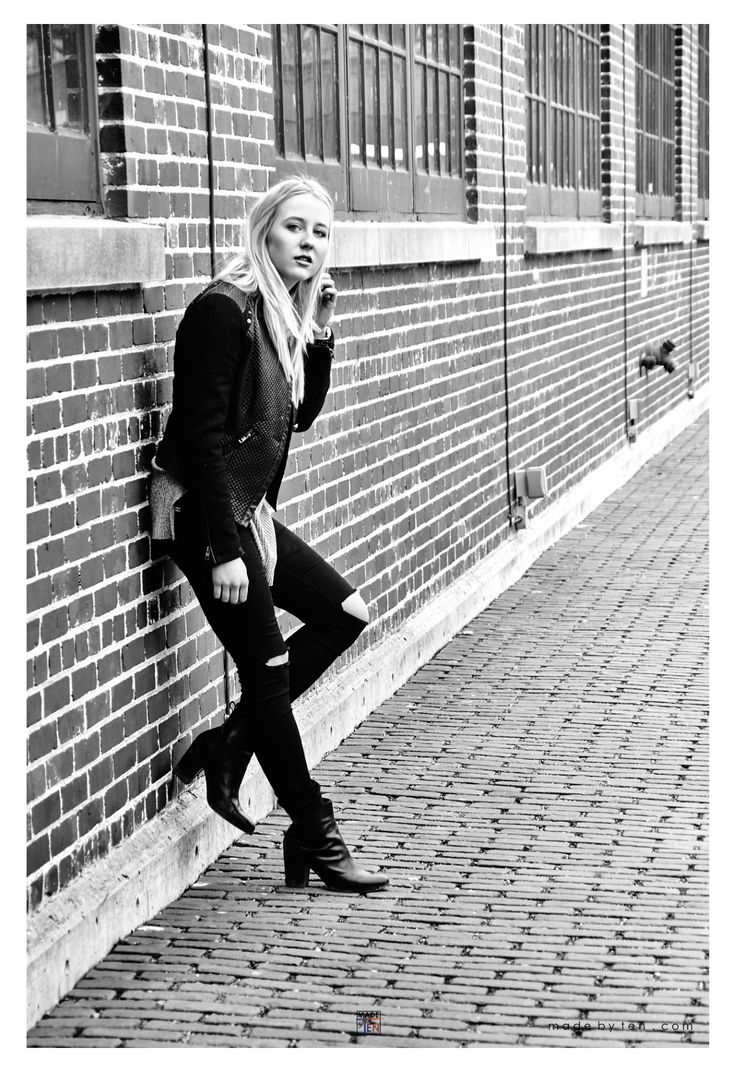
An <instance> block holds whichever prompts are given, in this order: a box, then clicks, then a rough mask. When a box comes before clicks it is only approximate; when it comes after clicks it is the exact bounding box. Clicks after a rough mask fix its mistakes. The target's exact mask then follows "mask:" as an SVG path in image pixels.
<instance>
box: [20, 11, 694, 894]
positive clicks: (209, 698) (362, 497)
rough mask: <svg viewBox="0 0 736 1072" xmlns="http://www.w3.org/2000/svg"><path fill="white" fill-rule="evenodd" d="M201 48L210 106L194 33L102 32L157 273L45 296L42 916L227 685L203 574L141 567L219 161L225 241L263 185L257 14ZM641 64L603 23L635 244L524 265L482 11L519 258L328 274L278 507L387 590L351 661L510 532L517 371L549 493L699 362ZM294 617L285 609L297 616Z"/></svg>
mask: <svg viewBox="0 0 736 1072" xmlns="http://www.w3.org/2000/svg"><path fill="white" fill-rule="evenodd" d="M207 37H208V44H209V68H210V76H211V77H210V90H211V100H210V104H211V109H210V114H211V123H210V124H208V109H207V106H206V105H207V100H206V86H205V75H204V70H205V66H204V64H205V59H204V50H203V32H202V27H201V26H198V25H192V26H186V25H183V26H171V25H167V26H165V27H125V26H105V27H99V28H98V30H97V64H98V74H99V81H100V96H99V101H100V124H101V147H102V152H103V160H102V163H103V176H104V207H105V212H106V214H107V215H108V216H111V217H118V218H123V219H125V218H130V219H143V220H147V221H152V222H158V223H161V224H162V225H163V226H164V227H165V232H166V251H167V252H166V282H165V283H163V284H156V285H152V286H143V287H140V288H132V289H128V290H120V289H116V290H110V291H107V290H97V291H94V290H90V291H86V292H79V291H75V292H68V293H56V294H53V295H49V294H44V295H36V294H33V295H29V302H28V325H29V327H28V402H29V438H28V457H29V512H28V527H29V548H30V551H29V574H30V579H29V589H28V592H29V595H28V609H29V623H28V631H29V632H28V645H29V682H28V690H29V691H28V724H29V734H28V761H29V767H28V795H29V812H28V843H29V852H28V874H29V903H30V905H31V907H36V906H38V904H39V903H40V902H41V901H42V899H43V898H45V897H48V896H51V895H52V894H53V893H54V892H55V891H56V890H57V889H59V888H60V887H61V886H64V885H66V884H68V883H69V882H70V881H71V880H72V879H73V878H74V877H75V876H77V875H79V874H80V873H81V871H82V870H83V869H84V868H85V867H86V866H87V865H88V864H90V863H91V862H92V861H94V860H95V859H96V858H99V857H100V856H103V855H105V854H106V853H107V852H108V851H109V850H110V849H111V848H113V847H114V846H115V845H117V844H119V843H120V842H121V840H122V839H124V838H127V837H129V836H130V834H131V833H132V832H133V831H134V830H135V829H136V828H138V827H139V826H140V825H141V824H143V823H145V822H146V821H148V820H150V819H151V818H152V817H153V816H154V815H156V813H158V812H159V811H161V809H162V808H164V807H165V806H166V804H167V802H168V801H169V800H170V798H171V794H172V792H175V791H176V789H175V787H174V786H173V785H172V780H171V766H172V761H173V759H175V758H176V757H177V756H178V755H179V754H180V753H181V751H183V749H184V748H186V747H187V745H188V743H189V742H190V740H191V737H192V734H193V732H198V731H199V729H201V728H204V727H206V726H208V725H211V724H215V723H216V721H217V720H219V718H220V717H221V713H222V707H223V703H224V700H225V697H226V694H228V693H229V694H232V693H233V692H235V691H236V690H237V683H236V681H235V679H234V676H233V674H232V672H231V671H230V670H229V669H227V668H226V664H225V661H224V658H223V653H222V651H221V649H220V648H219V645H218V644H217V643H216V642H215V640H214V638H213V636H212V634H211V632H210V631H209V629H208V628H207V627H206V626H205V623H204V620H203V617H202V615H201V613H200V611H199V609H198V606H197V604H196V602H194V601H193V599H192V596H191V592H190V590H189V587H188V585H187V584H186V582H184V581H182V578H181V576H180V574H179V573H178V571H177V570H176V568H175V567H174V566H173V565H172V564H171V563H169V562H167V561H160V560H159V561H155V562H152V561H151V560H150V551H149V541H148V510H147V505H146V475H147V471H148V466H149V463H150V458H151V456H152V453H153V450H154V445H155V443H156V441H157V439H158V437H159V435H160V432H161V429H162V427H163V422H164V420H165V418H166V415H167V412H168V406H169V403H170V400H171V372H172V358H173V340H174V335H175V331H176V327H177V324H178V322H179V319H180V317H181V314H182V311H183V309H184V307H185V305H186V304H187V303H188V302H189V301H190V300H191V298H192V297H193V296H194V295H195V294H196V293H198V292H199V291H200V290H201V288H202V286H203V285H204V284H205V283H206V281H207V279H208V278H209V273H210V268H211V235H210V225H209V211H210V195H209V184H210V174H211V173H213V174H214V181H215V187H216V191H217V192H216V193H215V195H214V211H215V217H216V228H215V246H216V249H217V250H218V251H220V252H222V251H226V250H228V249H231V248H234V247H236V246H237V244H238V242H239V235H240V227H241V224H242V215H243V198H244V195H245V194H247V193H249V192H253V193H257V192H259V191H262V190H264V189H267V187H268V184H269V181H270V180H271V176H272V171H273V162H274V157H273V119H272V112H273V103H272V90H271V76H272V71H271V60H270V55H271V52H270V47H271V42H270V36H269V33H268V31H267V28H265V27H262V26H253V27H232V26H215V25H210V26H208V27H207ZM696 43H697V30H696V28H693V27H684V28H683V31H682V32H681V34H680V36H679V38H678V109H679V112H680V115H681V116H682V117H683V118H682V122H683V124H684V133H683V136H682V144H681V150H680V155H681V157H683V156H684V157H685V158H687V159H683V161H682V165H681V168H680V171H679V172H678V211H679V213H680V215H681V218H683V219H689V218H690V215H689V213H690V211H691V207H692V200H691V195H690V190H691V187H692V189H696V183H695V182H694V181H693V177H692V175H691V173H690V170H689V169H690V164H689V162H688V160H689V157H690V156H694V153H695V142H694V140H693V135H692V131H691V129H690V125H689V124H690V123H691V120H692V117H693V115H694V114H696V113H695V112H694V111H693V109H694V104H693V94H694V92H695V89H696V86H697V59H696V47H695V46H696ZM501 44H503V58H504V63H503V102H502V98H501V81H502V79H501V73H502V71H501V62H500V57H501ZM633 70H634V64H633V28H632V27H627V28H626V29H625V31H624V29H623V28H622V27H616V26H614V27H612V28H611V29H610V33H608V34H607V36H606V39H605V41H604V81H603V101H604V122H603V136H604V149H605V153H604V213H605V216H606V218H607V219H609V220H610V221H611V222H623V221H624V220H625V224H626V245H625V250H624V251H620V250H619V251H613V252H579V253H568V254H559V255H554V256H544V257H529V256H527V255H525V252H524V224H525V182H526V180H525V166H526V165H525V132H524V131H525V126H524V123H525V120H524V35H523V27H521V26H504V27H500V26H497V25H495V26H473V27H467V28H466V31H465V74H466V82H467V94H466V105H465V112H466V120H467V129H466V152H467V165H468V203H469V218H470V219H471V220H478V221H481V222H492V223H494V224H495V225H496V227H497V229H498V250H499V253H502V252H503V251H504V250H505V259H504V257H503V256H498V257H497V258H496V260H494V261H491V262H474V263H469V262H465V263H448V264H430V265H420V266H416V265H415V266H412V267H402V268H392V269H386V268H381V269H377V268H364V269H355V270H350V271H347V270H345V271H340V272H336V279H337V283H338V286H339V289H340V293H341V297H340V305H339V317H338V322H337V329H336V334H337V336H338V339H339V343H338V349H337V356H336V363H335V366H334V371H333V381H332V390H331V393H330V395H329V397H328V401H327V404H326V407H325V410H324V412H323V415H322V416H321V417H320V419H319V420H318V422H317V424H316V425H315V426H314V427H313V428H312V429H311V430H310V431H309V432H308V433H307V434H306V435H304V436H297V437H295V440H294V443H293V448H292V456H291V460H290V463H289V467H288V469H287V476H286V478H285V480H284V483H283V487H282V495H281V510H282V512H281V516H282V518H283V519H284V521H285V523H286V524H288V525H290V526H293V527H294V528H296V529H297V530H298V531H299V532H300V534H302V535H303V536H304V537H305V538H306V539H307V540H309V541H310V542H311V543H312V544H313V545H314V546H315V547H316V548H317V549H318V550H319V551H320V552H321V553H322V554H323V555H325V556H326V557H327V558H328V559H329V560H330V561H332V562H333V564H334V565H335V566H336V567H337V568H338V569H339V570H341V571H342V572H343V573H344V574H345V575H346V576H347V577H348V579H349V580H350V581H351V582H352V583H353V584H354V585H356V587H358V588H359V589H360V590H361V593H362V594H363V597H364V598H365V600H366V602H367V603H368V604H369V606H370V609H371V612H372V623H371V625H370V626H369V628H368V629H367V630H366V631H365V633H364V634H363V635H362V636H361V638H360V641H359V642H358V644H357V645H356V646H355V647H354V648H353V649H351V652H350V653H349V654H348V655H347V656H346V658H353V657H354V656H355V655H356V654H358V653H359V652H360V651H362V650H364V648H365V647H366V646H370V645H371V644H373V643H375V641H376V640H377V638H379V637H380V636H382V635H384V634H386V633H388V632H391V631H393V630H395V629H396V628H397V627H398V626H399V625H400V623H401V622H402V621H404V620H406V618H407V617H408V616H409V615H411V614H413V613H414V612H416V611H417V610H418V609H419V608H420V607H421V606H423V605H424V604H426V603H427V602H428V601H429V600H430V599H431V598H432V596H433V595H435V594H436V593H437V592H438V591H440V590H441V589H442V588H444V587H445V586H446V585H447V584H448V583H450V582H451V581H452V580H454V579H455V578H457V577H459V576H460V575H461V574H462V573H463V571H464V570H466V569H467V568H469V567H470V566H472V565H473V564H474V563H476V562H478V561H479V560H480V559H481V558H483V557H484V556H485V555H487V554H488V553H489V552H491V551H492V550H493V549H494V548H495V547H497V546H498V545H499V544H500V543H501V542H503V541H505V540H506V539H508V538H511V537H510V533H509V526H508V519H507V506H508V502H507V469H506V456H505V451H506V429H507V426H506V417H507V408H506V396H505V385H506V379H507V380H508V418H509V424H508V449H509V460H510V466H511V469H514V468H516V467H518V466H521V465H533V464H542V465H545V466H546V468H547V475H548V480H549V484H550V496H551V498H556V497H558V496H559V495H560V494H561V493H562V492H564V491H565V490H567V489H568V488H569V487H571V486H572V485H573V484H574V483H575V482H576V481H579V480H580V478H581V477H582V476H583V475H584V474H585V473H586V472H588V471H590V470H591V469H592V468H594V467H595V466H597V465H599V464H600V463H601V462H602V461H604V460H605V459H606V458H608V457H610V456H611V455H612V454H613V453H614V452H616V451H617V450H621V449H624V448H625V446H626V430H625V409H624V403H625V398H626V397H629V398H639V399H640V400H641V402H642V410H643V417H642V423H643V424H644V425H646V424H647V422H651V421H654V420H657V419H658V418H659V417H661V416H662V415H663V414H664V413H666V412H667V411H668V410H669V409H671V408H672V407H673V406H675V405H677V404H679V403H680V402H681V401H682V400H683V399H684V398H685V395H686V390H687V371H686V366H687V358H688V356H689V354H690V352H691V347H692V354H693V355H694V356H695V357H696V358H697V361H698V365H699V376H700V381H699V382H702V381H703V380H704V379H705V378H707V367H708V364H707V363H708V334H707V333H708V326H707V292H708V278H707V272H708V247H707V244H705V243H700V244H696V245H694V246H693V247H692V248H691V247H690V246H689V245H681V246H657V247H651V248H650V249H648V250H647V251H646V259H647V277H646V282H647V293H646V295H645V296H642V286H641V283H642V256H643V253H642V251H641V250H638V249H635V248H634V246H633V222H634V192H633V181H634V156H633V153H634V136H633V127H632V125H631V123H632V117H633V115H634V87H633ZM624 75H625V77H624ZM502 103H503V108H502ZM624 112H625V114H626V120H627V122H626V125H624ZM210 145H211V156H210ZM502 145H505V156H504V157H502ZM624 146H625V147H626V155H627V161H628V163H627V169H626V174H624V162H623V158H624V153H623V149H624ZM504 175H505V183H506V186H505V194H506V197H505V202H506V212H505V214H504V197H503V191H504V187H503V181H504ZM625 179H626V180H627V183H628V185H627V184H626V183H625ZM504 227H505V231H504ZM504 236H505V242H504V241H503V239H504ZM504 267H505V276H504ZM624 271H625V273H626V276H625V278H626V295H627V300H626V307H625V306H624V289H625V288H624ZM504 297H505V301H504ZM691 310H692V315H691ZM504 312H505V318H504ZM664 335H668V336H670V337H671V338H673V339H674V340H675V341H676V342H677V349H676V351H675V357H676V358H677V362H678V369H677V371H676V372H675V373H673V374H672V375H671V376H667V374H666V373H665V372H664V370H663V369H661V368H660V369H657V370H655V371H654V372H652V373H650V374H649V377H648V378H644V377H639V374H638V360H639V353H640V350H641V346H642V345H643V344H644V342H646V341H648V340H650V339H652V338H658V337H662V336H664ZM504 336H505V339H506V345H505V347H504ZM537 509H539V507H537ZM293 624H294V623H293V622H292V621H291V620H290V619H289V618H288V617H287V616H283V618H282V627H283V629H284V630H285V631H286V630H288V629H289V628H291V626H292V625H293ZM338 671H339V665H338V667H336V668H335V669H334V670H333V671H332V672H338Z"/></svg>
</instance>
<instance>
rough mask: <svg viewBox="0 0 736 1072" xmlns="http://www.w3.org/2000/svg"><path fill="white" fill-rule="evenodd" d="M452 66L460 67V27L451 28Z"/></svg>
mask: <svg viewBox="0 0 736 1072" xmlns="http://www.w3.org/2000/svg"><path fill="white" fill-rule="evenodd" d="M449 30H450V66H451V67H458V66H459V65H460V30H461V27H460V26H450V28H449Z"/></svg>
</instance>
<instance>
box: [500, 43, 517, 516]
mask: <svg viewBox="0 0 736 1072" xmlns="http://www.w3.org/2000/svg"><path fill="white" fill-rule="evenodd" d="M503 34H504V27H503V24H501V25H500V50H499V56H500V59H499V66H500V73H501V184H502V187H503V387H504V402H505V409H506V412H505V424H506V427H505V433H504V441H505V447H506V499H507V503H508V519H509V525H510V526H511V528H512V529H513V528H514V508H513V500H512V497H511V461H510V457H509V435H510V406H509V348H508V245H507V233H506V232H507V225H508V220H507V205H506V103H505V100H504V77H503V64H504V53H503Z"/></svg>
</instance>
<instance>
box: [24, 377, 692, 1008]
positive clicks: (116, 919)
mask: <svg viewBox="0 0 736 1072" xmlns="http://www.w3.org/2000/svg"><path fill="white" fill-rule="evenodd" d="M707 409H708V391H707V388H705V389H703V390H701V391H699V392H698V394H697V396H696V398H695V400H694V401H689V402H686V403H682V404H681V405H680V406H678V407H677V408H676V409H674V410H672V411H671V412H670V413H668V414H667V415H666V416H665V417H663V418H662V419H661V420H660V421H658V422H657V424H656V425H654V426H653V427H651V428H648V429H646V430H644V431H643V432H641V433H640V435H639V437H638V439H637V440H636V441H635V442H634V443H633V444H629V445H624V446H623V447H622V448H621V449H619V450H618V451H617V452H616V454H615V455H614V456H613V457H612V458H610V459H608V461H606V462H604V463H603V464H602V465H600V466H599V467H597V468H596V469H595V470H593V472H591V473H589V474H588V475H587V476H585V477H584V478H583V479H582V480H581V481H580V482H579V483H578V484H577V485H575V486H574V487H573V488H571V489H570V490H569V491H567V492H565V494H564V495H562V496H561V497H560V498H559V499H558V500H556V501H555V502H553V503H551V504H550V505H549V506H548V507H547V508H546V509H545V510H544V511H543V512H541V513H539V514H537V515H535V516H534V517H533V519H532V520H531V522H530V525H529V528H527V529H525V530H521V531H519V532H517V533H516V534H514V535H513V536H511V537H510V538H509V539H507V540H506V541H505V542H504V543H503V544H501V546H500V547H498V548H497V549H496V550H495V551H493V552H492V553H491V554H489V555H488V556H487V557H486V558H485V559H483V561H481V562H480V563H479V564H478V565H477V566H475V567H473V568H472V569H469V570H468V571H467V573H466V574H464V575H463V576H462V577H461V578H460V579H459V580H457V581H454V582H453V583H452V584H451V585H449V586H448V587H447V588H445V589H444V590H443V591H442V592H441V593H440V594H439V595H438V596H437V597H435V598H434V599H432V600H431V602H430V603H429V604H428V605H427V606H426V607H424V608H423V609H422V610H420V611H419V612H418V613H416V614H414V615H412V617H411V618H410V619H409V620H408V621H407V622H406V623H405V625H404V627H403V628H401V629H399V630H398V631H396V632H393V633H391V634H390V635H388V636H386V637H384V638H383V639H382V640H380V641H379V642H378V643H377V644H376V645H374V646H373V647H371V648H370V649H368V650H367V651H365V652H363V653H362V654H361V656H360V657H359V658H358V659H357V660H355V662H353V663H351V664H350V665H349V666H348V667H347V668H346V669H345V670H344V671H343V672H342V673H341V674H339V675H338V676H337V677H336V678H335V679H333V680H329V681H327V682H326V683H325V684H324V685H322V686H321V687H319V686H318V687H317V688H315V689H313V690H311V691H310V693H309V694H308V696H307V698H305V700H304V701H300V702H298V703H297V704H296V705H295V713H296V716H297V719H298V722H299V724H300V728H301V731H302V735H303V739H304V748H305V752H306V755H307V760H308V762H309V764H310V766H314V765H315V764H317V763H318V762H319V760H320V759H321V758H322V757H323V756H325V755H326V754H328V753H329V752H332V751H333V750H334V749H335V748H336V747H337V746H338V745H339V743H340V742H341V741H342V740H344V739H345V738H346V737H347V736H348V735H349V734H350V733H351V731H352V730H353V729H354V728H355V727H356V726H358V725H359V724H360V723H361V722H362V721H363V720H364V719H365V718H367V717H368V715H369V714H370V713H371V711H373V710H374V709H375V708H376V707H378V706H379V705H380V704H381V703H382V702H383V701H384V700H386V699H387V698H388V697H390V696H392V695H393V693H394V692H396V690H397V689H398V688H399V687H400V686H401V685H403V684H404V683H405V682H406V681H407V680H408V679H409V678H410V677H411V676H412V674H413V673H414V672H415V671H416V670H417V669H418V668H419V667H421V666H423V665H424V664H425V663H426V662H427V661H428V660H429V659H431V658H432V656H433V655H434V654H435V653H436V652H437V651H438V650H439V649H440V648H441V647H443V646H444V645H445V644H446V643H447V642H448V641H449V640H450V639H451V638H452V637H453V636H455V634H456V633H457V632H458V631H459V630H460V629H462V628H463V626H465V625H466V624H467V623H468V622H469V621H470V620H471V619H472V618H474V617H475V616H476V615H477V614H479V613H480V612H481V611H482V610H483V609H484V608H485V607H487V606H488V604H489V603H490V602H491V601H492V600H493V599H495V598H496V597H497V596H498V595H499V594H500V593H501V592H503V591H505V590H506V589H507V588H509V587H510V586H511V585H512V584H514V583H515V582H516V581H517V580H519V578H520V577H521V576H522V575H523V574H524V573H525V572H526V570H527V569H528V568H529V567H530V566H531V565H532V563H533V562H534V561H536V559H537V558H539V556H540V555H541V554H542V553H543V552H544V551H545V550H547V549H548V548H549V547H551V546H552V545H553V544H555V543H556V542H557V541H558V540H559V539H560V538H561V537H562V536H564V535H565V534H566V533H567V532H569V531H570V530H571V529H572V528H574V527H575V525H577V524H578V523H579V522H580V521H581V520H582V519H583V518H584V517H585V516H586V515H587V514H589V513H590V512H591V511H592V510H594V509H595V508H596V507H597V506H599V505H600V503H602V502H603V501H604V500H605V499H606V498H607V497H608V496H609V495H611V494H612V493H613V492H615V491H616V490H617V489H618V488H620V487H622V486H623V485H624V484H625V483H626V482H627V481H628V480H629V479H630V478H631V477H632V476H633V475H634V474H635V473H636V472H637V471H638V470H639V469H640V468H641V467H642V466H643V465H644V464H645V463H646V462H648V461H649V460H650V459H651V458H652V457H654V456H655V455H656V454H657V453H659V452H660V451H661V450H662V449H663V448H664V447H665V446H667V444H668V443H670V442H671V440H673V439H674V438H675V437H676V436H677V435H679V433H680V432H682V431H684V430H685V429H686V428H687V427H688V426H689V425H690V424H692V423H693V422H694V421H695V420H697V419H698V418H699V417H700V416H702V415H703V413H705V412H706V411H707ZM243 794H244V795H246V796H247V798H248V810H249V812H250V813H251V814H252V815H253V817H254V818H255V819H256V820H258V819H262V818H264V817H265V816H266V815H268V814H269V812H270V811H272V810H273V808H274V806H275V799H274V795H273V792H272V790H271V787H270V786H269V785H268V783H267V782H266V780H265V778H264V777H263V774H262V772H261V770H260V767H259V766H258V764H257V763H256V762H255V761H254V762H253V763H251V766H250V768H249V770H248V774H247V776H246V779H245V782H244V785H243ZM241 795H242V794H241ZM240 836H241V835H240V834H239V833H238V834H234V830H233V827H231V826H230V825H229V824H228V823H225V822H223V820H221V819H219V818H218V817H217V816H216V815H214V814H213V813H212V812H211V811H210V810H209V808H208V806H207V804H206V801H205V799H204V787H203V785H202V784H199V785H198V786H197V788H195V789H193V790H187V791H186V792H184V793H183V794H182V795H181V796H180V797H178V798H177V799H176V800H175V801H173V802H172V804H171V805H169V807H167V808H166V809H165V811H164V812H162V813H161V814H160V815H158V816H156V817H155V818H154V819H152V820H151V821H150V822H149V823H148V824H147V825H146V826H145V827H143V828H142V829H141V830H139V831H137V832H136V833H135V834H134V835H133V836H132V837H131V838H129V839H128V841H126V842H125V843H124V844H123V845H121V846H120V847H119V848H117V849H114V850H113V851H112V852H111V853H110V854H109V855H108V856H107V857H105V858H104V859H103V860H101V861H99V862H98V863H97V864H95V865H94V866H93V867H91V868H90V870H89V871H88V872H87V873H85V874H83V875H82V876H80V878H79V879H77V880H76V881H75V882H73V883H72V884H71V885H70V886H68V887H67V888H66V889H64V890H62V891H61V892H60V893H58V894H57V895H56V896H54V897H53V898H51V899H50V900H49V901H48V902H47V903H46V904H43V905H42V906H41V908H40V909H39V910H38V911H37V912H35V913H33V914H32V915H31V916H30V917H29V921H28V977H27V1023H28V1026H29V1027H32V1026H33V1025H34V1024H35V1023H36V1022H37V1021H38V1020H39V1019H40V1018H41V1016H43V1015H44V1013H46V1012H47V1011H48V1010H49V1009H51V1008H52V1007H53V1006H54V1005H56V1004H57V1003H58V1002H59V1001H60V1000H61V998H62V997H63V996H64V995H65V994H66V993H68V991H69V990H71V989H72V987H73V986H74V985H75V984H76V982H77V981H78V980H79V979H80V978H81V976H82V975H84V974H85V972H87V971H88V970H89V969H90V968H91V967H93V966H94V965H95V964H96V963H97V962H98V961H99V960H101V959H102V958H103V957H104V956H105V955H106V954H107V953H108V952H109V951H110V949H111V948H112V946H113V945H114V944H115V942H116V941H118V940H119V939H120V938H122V937H123V936H125V935H127V934H129V933H130V932H131V931H132V930H134V929H135V928H136V927H137V926H139V925H140V924H142V923H144V922H145V921H146V920H148V919H150V918H151V917H152V916H154V915H155V914H156V913H157V912H159V911H160V910H161V909H162V908H163V907H165V906H166V905H168V904H170V903H171V901H173V900H175V899H176V898H177V897H178V896H179V895H180V894H181V893H182V892H183V891H184V890H185V889H186V888H187V887H188V886H190V885H191V884H192V883H193V882H195V881H196V880H197V878H198V877H199V876H200V875H201V873H202V871H203V870H205V868H207V867H208V866H209V865H210V864H211V863H212V862H213V861H214V860H215V859H216V858H217V857H218V856H219V855H220V854H221V853H222V852H223V851H224V850H225V849H227V848H228V846H229V845H231V844H232V843H233V841H235V840H236V838H237V837H240Z"/></svg>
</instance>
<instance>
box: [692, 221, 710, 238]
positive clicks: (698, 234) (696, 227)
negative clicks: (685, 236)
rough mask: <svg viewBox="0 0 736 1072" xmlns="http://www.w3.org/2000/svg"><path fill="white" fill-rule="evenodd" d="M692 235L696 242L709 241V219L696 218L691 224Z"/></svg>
mask: <svg viewBox="0 0 736 1072" xmlns="http://www.w3.org/2000/svg"><path fill="white" fill-rule="evenodd" d="M693 236H694V238H695V241H696V242H710V220H696V221H695V223H694V224H693Z"/></svg>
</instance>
